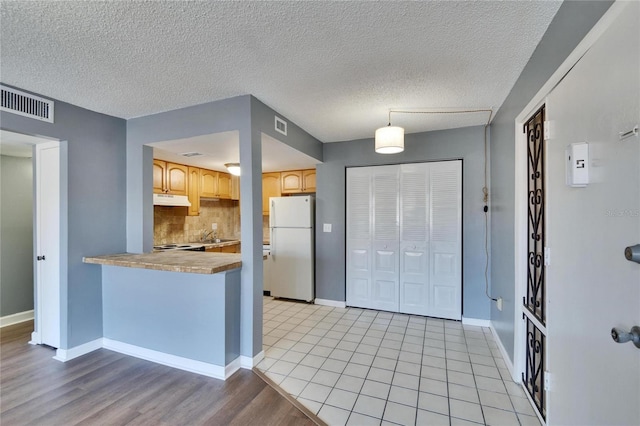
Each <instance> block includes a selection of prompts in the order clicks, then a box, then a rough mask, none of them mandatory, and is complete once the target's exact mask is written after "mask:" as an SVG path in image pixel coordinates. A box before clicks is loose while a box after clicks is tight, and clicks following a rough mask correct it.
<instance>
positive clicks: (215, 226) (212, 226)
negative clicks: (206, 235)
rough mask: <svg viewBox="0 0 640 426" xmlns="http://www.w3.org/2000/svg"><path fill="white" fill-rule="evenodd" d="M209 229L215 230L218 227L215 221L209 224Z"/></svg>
mask: <svg viewBox="0 0 640 426" xmlns="http://www.w3.org/2000/svg"><path fill="white" fill-rule="evenodd" d="M211 229H212V230H214V231H216V230H217V229H218V224H217V223H212V224H211Z"/></svg>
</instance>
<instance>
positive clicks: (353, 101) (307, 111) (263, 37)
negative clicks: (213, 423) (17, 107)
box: [0, 0, 560, 142]
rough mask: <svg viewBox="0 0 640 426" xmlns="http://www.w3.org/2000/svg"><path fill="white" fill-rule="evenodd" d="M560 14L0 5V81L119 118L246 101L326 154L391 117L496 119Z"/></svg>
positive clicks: (408, 6)
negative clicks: (491, 112) (448, 111)
mask: <svg viewBox="0 0 640 426" xmlns="http://www.w3.org/2000/svg"><path fill="white" fill-rule="evenodd" d="M559 6H560V2H558V1H513V2H506V1H477V2H469V1H442V2H436V1H421V2H414V1H411V2H404V1H376V2H370V1H366V2H356V1H346V2H328V1H289V2H269V1H233V2H214V1H209V2H206V1H198V2H186V1H149V2H141V1H108V2H102V1H61V2H53V1H44V2H41V1H7V0H3V1H1V2H0V8H1V15H0V19H1V20H0V41H1V52H0V54H1V56H0V64H1V67H0V80H1V81H2V82H3V83H6V84H9V85H14V86H17V87H19V88H23V89H26V90H30V91H33V92H36V93H39V94H42V95H44V96H49V97H53V98H57V99H60V100H62V101H66V102H70V103H72V104H75V105H79V106H82V107H85V108H88V109H91V110H94V111H99V112H102V113H105V114H110V115H114V116H117V117H123V118H132V117H138V116H144V115H148V114H153V113H156V112H161V111H168V110H172V109H176V108H181V107H185V106H189V105H195V104H199V103H204V102H209V101H213V100H219V99H224V98H229V97H233V96H238V95H243V94H252V95H254V96H256V97H257V98H258V99H260V100H262V101H263V102H265V103H266V104H268V105H269V106H271V107H272V108H274V109H275V110H276V111H278V112H279V113H281V114H283V115H285V116H286V117H288V118H289V119H290V120H293V121H294V122H295V123H296V124H298V125H300V126H301V127H302V128H304V129H305V130H307V131H308V132H309V133H311V134H312V135H313V136H315V137H316V138H318V139H320V140H321V141H323V142H333V141H339V140H351V139H359V138H368V137H372V136H373V132H374V130H375V129H376V128H377V127H380V126H383V125H386V124H387V111H388V110H389V109H390V108H404V109H407V108H410V109H415V108H423V107H430V108H452V107H453V108H459V107H476V108H486V107H493V108H494V109H497V108H499V107H500V105H501V104H502V102H503V101H504V99H505V97H506V96H507V94H508V93H509V91H510V89H511V87H512V86H513V84H514V83H515V81H516V79H517V77H518V75H519V74H520V72H521V71H522V69H523V67H524V66H525V64H526V63H527V61H528V59H529V57H530V56H531V54H532V53H533V50H534V49H535V47H536V45H537V44H538V42H539V40H540V38H541V37H542V35H543V34H544V32H545V30H546V28H547V26H548V25H549V23H550V21H551V19H552V18H553V16H554V15H555V13H556V11H557V9H558V7H559ZM392 121H393V123H394V124H398V125H401V126H404V127H406V131H407V133H412V132H417V131H426V130H436V129H443V128H451V127H463V126H469V125H477V124H483V123H484V122H485V121H486V114H471V115H469V116H465V115H451V116H425V115H413V114H412V115H408V114H407V115H400V114H398V115H393V116H392Z"/></svg>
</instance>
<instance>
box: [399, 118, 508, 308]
mask: <svg viewBox="0 0 640 426" xmlns="http://www.w3.org/2000/svg"><path fill="white" fill-rule="evenodd" d="M478 112H488V113H489V118H487V123H486V124H485V125H484V186H483V187H482V202H483V203H484V207H483V209H482V210H483V211H484V259H485V262H484V294H485V295H486V296H487V297H488V298H489V299H491V300H493V301H494V302H496V301H497V300H498V299H496V298H494V297H491V296H490V295H489V207H488V204H489V188H488V187H487V163H488V159H487V149H488V143H487V130H488V129H489V125H490V124H491V119H492V118H493V108H488V109H461V110H452V111H405V110H397V109H390V110H389V126H391V113H398V114H471V113H478Z"/></svg>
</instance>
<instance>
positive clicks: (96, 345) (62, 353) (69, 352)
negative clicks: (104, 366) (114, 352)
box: [53, 338, 102, 362]
mask: <svg viewBox="0 0 640 426" xmlns="http://www.w3.org/2000/svg"><path fill="white" fill-rule="evenodd" d="M100 348H102V338H100V339H96V340H92V341H90V342H87V343H84V344H82V345H80V346H75V347H73V348H70V349H57V350H56V356H54V357H53V359H55V360H58V361H62V362H67V361H69V360H72V359H74V358H77V357H79V356H82V355H86V354H88V353H89V352H93V351H95V350H97V349H100Z"/></svg>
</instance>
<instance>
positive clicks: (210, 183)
mask: <svg viewBox="0 0 640 426" xmlns="http://www.w3.org/2000/svg"><path fill="white" fill-rule="evenodd" d="M217 194H218V172H214V171H213V170H206V169H201V170H200V196H201V197H205V198H215V197H216V195H217Z"/></svg>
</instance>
